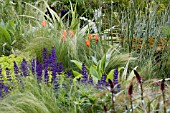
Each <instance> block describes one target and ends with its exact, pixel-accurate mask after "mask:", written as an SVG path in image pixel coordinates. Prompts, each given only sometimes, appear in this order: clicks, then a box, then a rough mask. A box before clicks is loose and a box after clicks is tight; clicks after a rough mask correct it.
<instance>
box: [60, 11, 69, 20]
mask: <svg viewBox="0 0 170 113" xmlns="http://www.w3.org/2000/svg"><path fill="white" fill-rule="evenodd" d="M67 13H68V11H67V10H61V12H60V14H61V18H62V17H63V16H64V15H66V14H67ZM67 18H68V16H66V19H67Z"/></svg>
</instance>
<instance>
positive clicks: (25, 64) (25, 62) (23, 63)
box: [21, 59, 28, 77]
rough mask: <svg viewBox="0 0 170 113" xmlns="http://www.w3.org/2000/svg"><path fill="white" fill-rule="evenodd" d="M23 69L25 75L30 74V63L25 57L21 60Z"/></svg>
mask: <svg viewBox="0 0 170 113" xmlns="http://www.w3.org/2000/svg"><path fill="white" fill-rule="evenodd" d="M21 71H22V75H23V76H25V77H26V76H28V65H27V61H26V60H25V59H23V60H22V62H21Z"/></svg>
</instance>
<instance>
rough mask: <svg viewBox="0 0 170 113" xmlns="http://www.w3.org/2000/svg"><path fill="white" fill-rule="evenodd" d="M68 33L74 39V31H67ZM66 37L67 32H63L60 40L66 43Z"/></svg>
mask: <svg viewBox="0 0 170 113" xmlns="http://www.w3.org/2000/svg"><path fill="white" fill-rule="evenodd" d="M68 32H69V35H70V36H71V37H74V31H73V30H69V31H68ZM67 37H68V34H67V30H63V33H62V36H61V38H62V40H63V41H66V38H67Z"/></svg>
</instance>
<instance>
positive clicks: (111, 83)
mask: <svg viewBox="0 0 170 113" xmlns="http://www.w3.org/2000/svg"><path fill="white" fill-rule="evenodd" d="M108 82H109V84H110V88H111V89H113V88H114V85H113V82H112V81H111V80H110V79H108Z"/></svg>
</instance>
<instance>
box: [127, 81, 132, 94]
mask: <svg viewBox="0 0 170 113" xmlns="http://www.w3.org/2000/svg"><path fill="white" fill-rule="evenodd" d="M132 93H133V84H132V82H131V83H130V86H129V89H128V94H129V95H130V96H131V95H132Z"/></svg>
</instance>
